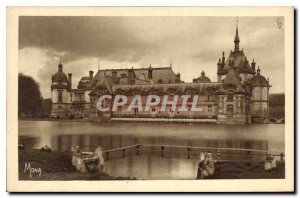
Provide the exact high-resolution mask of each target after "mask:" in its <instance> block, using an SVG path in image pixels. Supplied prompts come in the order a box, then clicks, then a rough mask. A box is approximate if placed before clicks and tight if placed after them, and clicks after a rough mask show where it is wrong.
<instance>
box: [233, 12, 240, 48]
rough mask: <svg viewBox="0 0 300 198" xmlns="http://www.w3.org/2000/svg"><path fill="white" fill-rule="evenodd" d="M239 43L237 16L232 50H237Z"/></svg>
mask: <svg viewBox="0 0 300 198" xmlns="http://www.w3.org/2000/svg"><path fill="white" fill-rule="evenodd" d="M239 44H240V38H239V19H238V17H237V19H236V31H235V38H234V51H235V52H238V51H239Z"/></svg>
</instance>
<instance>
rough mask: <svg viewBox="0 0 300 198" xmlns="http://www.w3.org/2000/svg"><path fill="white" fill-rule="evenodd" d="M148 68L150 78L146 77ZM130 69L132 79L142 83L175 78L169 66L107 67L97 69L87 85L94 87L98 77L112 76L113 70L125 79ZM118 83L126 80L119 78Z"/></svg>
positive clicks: (163, 81)
mask: <svg viewBox="0 0 300 198" xmlns="http://www.w3.org/2000/svg"><path fill="white" fill-rule="evenodd" d="M149 69H152V77H153V78H152V79H148V70H149ZM130 70H131V71H133V72H134V74H135V78H134V79H135V80H136V81H138V82H137V83H142V81H144V82H146V83H174V82H175V80H176V78H177V77H176V75H175V74H174V72H173V70H172V68H171V67H159V68H132V69H107V70H98V72H97V73H96V75H95V76H94V78H93V79H92V80H91V82H90V83H89V85H88V87H94V86H95V85H96V84H97V82H99V81H100V79H102V78H104V76H113V72H115V74H116V77H117V78H120V79H122V78H123V79H125V78H127V77H128V72H129V71H130ZM120 83H126V81H125V80H120ZM126 84H128V83H126Z"/></svg>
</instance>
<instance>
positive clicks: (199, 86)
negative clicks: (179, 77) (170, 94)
mask: <svg viewBox="0 0 300 198" xmlns="http://www.w3.org/2000/svg"><path fill="white" fill-rule="evenodd" d="M220 86H221V83H174V84H148V85H113V86H112V91H113V92H116V91H117V90H123V91H124V92H128V91H132V90H139V91H140V92H141V93H148V92H149V91H154V90H155V91H158V92H159V93H167V91H168V90H171V89H173V90H175V92H174V94H184V93H185V91H187V90H189V89H193V90H195V91H196V93H198V94H204V93H206V91H207V89H211V90H213V91H215V90H217V89H218V88H219V87H220Z"/></svg>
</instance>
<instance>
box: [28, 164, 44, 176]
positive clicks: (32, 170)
mask: <svg viewBox="0 0 300 198" xmlns="http://www.w3.org/2000/svg"><path fill="white" fill-rule="evenodd" d="M26 172H29V176H30V178H31V177H32V175H33V174H37V175H38V176H39V177H40V176H41V175H42V169H41V168H33V167H31V165H30V163H25V168H24V173H26Z"/></svg>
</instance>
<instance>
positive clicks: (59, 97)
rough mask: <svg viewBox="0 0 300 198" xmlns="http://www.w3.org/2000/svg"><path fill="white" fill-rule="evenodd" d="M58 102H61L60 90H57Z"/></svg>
mask: <svg viewBox="0 0 300 198" xmlns="http://www.w3.org/2000/svg"><path fill="white" fill-rule="evenodd" d="M58 102H62V92H61V91H59V92H58Z"/></svg>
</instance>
